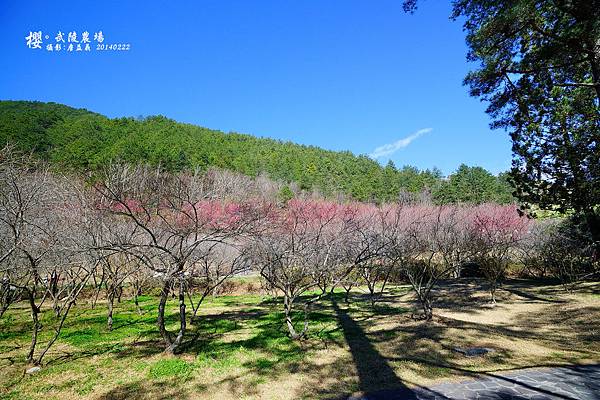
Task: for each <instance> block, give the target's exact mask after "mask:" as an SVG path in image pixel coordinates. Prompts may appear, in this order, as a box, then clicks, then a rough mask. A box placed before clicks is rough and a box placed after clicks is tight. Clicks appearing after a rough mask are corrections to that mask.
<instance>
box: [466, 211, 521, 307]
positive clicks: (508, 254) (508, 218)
mask: <svg viewBox="0 0 600 400" xmlns="http://www.w3.org/2000/svg"><path fill="white" fill-rule="evenodd" d="M517 211H518V210H517V208H516V206H514V205H508V206H501V205H496V204H483V205H481V206H478V207H477V208H476V209H475V210H474V212H473V213H474V215H473V219H472V222H471V234H472V241H471V242H472V244H473V246H474V248H475V249H476V255H475V259H476V260H477V263H478V264H479V267H480V269H481V271H482V273H483V275H484V277H485V279H486V280H487V282H488V284H489V291H490V297H491V302H492V304H496V289H497V288H498V285H499V284H500V283H501V282H502V280H503V279H504V278H505V276H506V270H507V268H508V265H509V264H510V261H511V259H513V258H514V254H515V252H516V249H517V245H518V243H519V242H520V240H521V239H522V237H523V236H524V234H525V233H526V232H527V230H528V228H529V225H530V224H529V220H528V218H527V217H524V216H520V215H519V213H518V212H517Z"/></svg>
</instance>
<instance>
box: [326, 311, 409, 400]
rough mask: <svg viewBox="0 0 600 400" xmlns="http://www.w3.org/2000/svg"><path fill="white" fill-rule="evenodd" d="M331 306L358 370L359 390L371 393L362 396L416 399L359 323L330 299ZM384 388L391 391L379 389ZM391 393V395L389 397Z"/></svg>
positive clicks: (369, 397) (368, 397)
mask: <svg viewBox="0 0 600 400" xmlns="http://www.w3.org/2000/svg"><path fill="white" fill-rule="evenodd" d="M332 305H333V309H334V310H335V312H336V314H337V317H338V320H339V322H340V325H341V327H342V331H343V333H344V337H345V338H346V342H347V343H348V346H349V347H350V353H351V354H352V360H353V362H354V365H355V367H356V371H357V373H358V379H359V390H360V391H363V392H372V394H371V395H368V396H366V397H363V398H364V399H379V398H381V399H383V398H401V399H417V397H416V396H415V394H414V392H413V391H412V390H410V389H409V388H408V387H407V386H406V385H405V384H404V383H403V382H402V381H401V380H400V378H398V376H397V375H396V373H395V372H394V370H393V368H392V367H391V366H390V365H389V363H388V361H387V360H386V359H385V358H384V357H383V356H382V355H381V354H380V353H379V352H378V351H377V349H376V348H375V347H374V346H373V344H372V343H371V341H370V340H369V338H368V337H367V335H366V334H365V332H364V330H363V329H362V328H361V326H360V325H359V324H358V323H356V322H355V321H354V320H353V319H352V318H351V317H350V315H348V313H347V312H346V311H345V310H343V309H341V308H340V307H339V306H338V304H337V302H336V301H335V300H334V301H332ZM384 388H389V389H393V390H392V391H389V392H380V391H381V390H382V389H384ZM392 393H393V395H394V396H395V397H390V395H391V394H392Z"/></svg>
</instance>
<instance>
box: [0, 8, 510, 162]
mask: <svg viewBox="0 0 600 400" xmlns="http://www.w3.org/2000/svg"><path fill="white" fill-rule="evenodd" d="M401 3H402V2H401V0H396V1H388V0H381V1H377V2H374V1H366V0H362V1H355V0H319V1H317V0H296V1H287V0H236V1H229V0H210V1H207V0H198V1H160V2H159V1H150V0H147V1H120V2H118V1H79V2H73V1H71V2H64V3H61V2H59V1H53V2H49V1H19V0H1V1H0V46H1V47H0V50H1V51H2V55H1V56H0V71H1V72H0V99H26V100H40V101H55V102H59V103H64V104H68V105H71V106H74V107H84V108H88V109H90V110H93V111H96V112H99V113H102V114H105V115H108V116H110V117H117V116H139V115H152V114H162V115H165V116H167V117H170V118H173V119H176V120H178V121H183V122H189V123H194V124H198V125H202V126H206V127H209V128H214V129H220V130H223V131H236V132H242V133H250V134H253V135H256V136H268V137H273V138H277V139H283V140H290V141H293V142H297V143H303V144H309V145H316V146H320V147H324V148H327V149H332V150H350V151H352V152H354V153H357V154H370V155H372V156H373V157H377V159H378V160H379V161H381V162H382V163H385V162H387V160H388V159H392V160H393V161H394V162H395V163H396V164H397V165H398V166H402V165H405V164H410V165H415V166H417V167H419V168H430V167H433V166H437V167H439V168H440V169H441V170H442V171H443V172H444V173H446V174H447V173H450V172H452V171H453V170H455V169H456V168H457V167H458V165H460V164H461V163H466V164H469V165H481V166H483V167H485V168H487V169H488V170H490V171H492V172H494V173H497V172H500V171H503V170H506V169H508V168H509V166H510V141H509V138H508V136H507V134H506V133H504V132H502V131H491V130H490V129H489V127H488V123H489V118H488V116H487V115H486V114H485V113H484V110H485V104H483V103H481V102H479V100H477V99H473V98H470V97H469V96H468V94H467V89H466V88H465V87H463V86H462V79H463V77H464V75H465V74H466V72H467V71H468V70H469V68H470V65H468V64H467V62H466V59H465V55H466V51H467V49H466V46H465V43H464V33H463V32H462V27H461V24H460V23H458V22H452V21H450V20H449V19H448V16H449V14H450V1H449V0H447V1H446V0H424V1H423V2H422V5H421V7H420V9H419V10H418V12H417V13H416V14H415V15H406V14H404V13H403V12H402V7H401ZM30 31H42V35H43V36H45V35H48V36H49V39H48V40H46V39H43V44H42V49H29V48H28V47H27V45H26V40H25V37H26V36H28V35H29V32H30ZM59 31H61V32H63V33H64V39H65V41H66V40H67V34H68V32H71V31H75V32H76V33H77V35H78V37H77V39H78V40H79V41H81V35H82V33H83V32H84V31H88V32H90V39H91V44H92V46H93V49H92V51H90V52H80V53H77V52H72V53H68V52H66V51H64V49H63V51H61V52H59V53H56V52H48V51H47V50H45V46H46V44H49V43H55V37H56V35H57V33H58V32H59ZM98 31H102V32H103V35H104V44H105V45H109V44H118V43H129V44H130V45H131V48H130V50H129V51H110V50H109V51H98V50H96V48H95V46H96V44H97V43H96V42H94V40H93V37H92V36H93V33H95V32H98Z"/></svg>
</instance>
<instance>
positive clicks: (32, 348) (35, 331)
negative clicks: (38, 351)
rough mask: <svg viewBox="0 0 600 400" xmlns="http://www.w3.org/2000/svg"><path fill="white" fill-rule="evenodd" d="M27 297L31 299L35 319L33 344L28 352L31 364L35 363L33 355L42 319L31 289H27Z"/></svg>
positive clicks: (32, 317) (30, 303)
mask: <svg viewBox="0 0 600 400" xmlns="http://www.w3.org/2000/svg"><path fill="white" fill-rule="evenodd" d="M27 297H28V299H29V307H30V308H31V320H32V321H33V328H32V331H31V344H30V345H29V353H27V362H28V363H29V364H33V355H34V354H35V347H36V345H37V338H38V332H39V331H40V320H39V317H38V315H39V313H40V309H39V308H38V306H37V305H36V304H35V298H34V295H33V292H32V291H31V290H27Z"/></svg>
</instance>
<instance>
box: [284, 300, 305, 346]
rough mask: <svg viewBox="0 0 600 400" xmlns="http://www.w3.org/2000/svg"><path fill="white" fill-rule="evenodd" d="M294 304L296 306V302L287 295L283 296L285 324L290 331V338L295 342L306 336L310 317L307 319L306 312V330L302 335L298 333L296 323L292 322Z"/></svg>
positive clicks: (303, 330)
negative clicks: (295, 327)
mask: <svg viewBox="0 0 600 400" xmlns="http://www.w3.org/2000/svg"><path fill="white" fill-rule="evenodd" d="M293 304H294V300H293V299H291V298H290V297H289V296H288V295H287V294H284V295H283V307H284V310H285V324H286V325H287V328H288V331H289V333H290V338H292V339H293V340H299V339H302V338H303V337H304V335H305V334H306V331H307V330H308V317H307V315H306V311H305V315H304V329H302V332H300V333H298V332H296V329H294V323H293V321H292V309H293Z"/></svg>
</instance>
